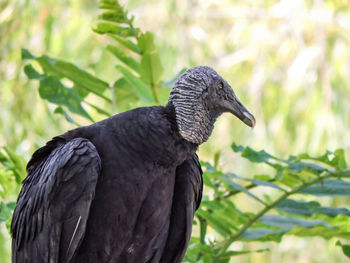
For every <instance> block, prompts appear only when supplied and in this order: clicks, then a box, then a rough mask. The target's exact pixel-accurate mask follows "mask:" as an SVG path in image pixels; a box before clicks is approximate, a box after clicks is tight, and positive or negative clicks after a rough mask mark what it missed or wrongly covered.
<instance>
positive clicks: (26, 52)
mask: <svg viewBox="0 0 350 263" xmlns="http://www.w3.org/2000/svg"><path fill="white" fill-rule="evenodd" d="M21 57H22V59H23V60H25V59H35V58H36V57H35V56H34V55H32V53H30V52H29V50H28V49H25V48H22V49H21Z"/></svg>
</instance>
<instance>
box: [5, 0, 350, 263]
mask: <svg viewBox="0 0 350 263" xmlns="http://www.w3.org/2000/svg"><path fill="white" fill-rule="evenodd" d="M121 3H122V4H123V5H124V6H126V8H127V9H128V10H129V12H130V14H132V15H134V16H135V25H136V26H138V27H140V28H141V29H142V30H143V31H147V30H149V31H152V32H153V33H154V34H155V36H156V40H155V42H156V45H157V47H158V50H159V52H160V55H161V60H162V64H163V67H164V75H165V79H169V80H170V79H172V78H173V77H174V75H175V74H176V73H178V72H179V71H180V70H181V69H182V68H183V67H191V66H196V65H209V66H211V67H213V68H214V69H216V71H217V72H218V73H219V74H221V75H222V76H223V77H224V78H225V79H226V80H227V81H228V82H229V83H230V84H231V86H232V87H233V89H234V90H235V92H236V94H237V95H238V97H239V98H240V100H241V101H242V102H243V103H244V104H245V106H246V107H247V108H248V109H249V110H250V112H252V113H253V114H254V115H255V118H256V120H257V125H256V128H255V129H254V130H250V129H248V128H247V127H246V126H245V125H242V124H241V123H240V121H239V120H237V119H234V118H232V117H231V116H229V115H227V116H226V115H224V116H222V117H221V118H220V119H219V120H218V122H217V123H216V128H215V130H214V132H213V135H212V137H211V138H210V140H209V141H208V142H207V143H206V144H204V145H203V146H201V147H200V149H199V155H200V158H201V159H202V160H205V161H212V159H213V155H214V154H215V153H217V152H220V153H221V158H220V160H219V165H220V166H221V167H222V169H223V170H224V171H234V172H237V173H239V174H244V175H249V173H253V172H255V170H254V169H256V167H251V166H249V163H247V162H244V161H243V160H242V159H241V158H240V157H239V156H238V155H237V154H234V153H233V152H232V151H231V149H230V145H231V142H233V141H234V142H236V143H238V144H242V145H250V146H251V147H253V148H255V149H265V150H266V151H268V152H271V153H274V154H276V155H278V156H281V157H287V156H288V155H289V154H297V153H299V152H308V153H310V154H312V155H315V154H316V155H317V154H322V153H323V152H325V151H326V150H327V149H329V150H334V149H336V148H344V149H345V151H346V156H347V159H348V160H349V157H350V151H349V147H350V132H349V130H350V129H349V128H350V87H349V84H350V48H349V44H350V3H349V1H345V0H343V1H341V0H339V1H324V0H315V1H301V0H294V1H292V0H290V1H287V0H284V1H283V0H282V1H268V0H258V1H242V0H238V1H224V0H222V1H220V0H210V1H199V0H198V1H189V0H188V1H185V0H179V1H156V0H148V1H136V0H134V1H121ZM99 13H100V11H99V10H98V2H97V1H90V0H89V1H87V0H85V1H82V0H76V1H66V0H60V1H52V0H49V1H47V0H46V1H43V0H37V1H24V0H12V1H6V0H5V1H1V2H0V47H1V48H0V79H1V80H2V81H1V87H0V146H4V145H6V146H7V147H9V148H10V149H12V150H14V151H15V152H16V153H17V154H20V155H23V156H25V158H26V160H28V159H29V158H30V156H31V154H32V153H33V151H34V150H35V149H37V148H38V147H40V146H42V145H43V144H44V143H45V142H46V141H47V140H49V139H50V138H51V137H53V136H55V135H57V134H60V133H63V132H64V131H66V130H67V129H71V128H74V127H75V126H74V125H73V124H69V123H67V122H66V121H65V120H64V119H63V118H62V116H60V115H55V114H53V109H54V107H52V105H49V104H48V103H47V102H46V101H43V100H42V99H40V98H39V95H38V92H37V88H38V83H37V82H35V81H28V79H27V78H26V76H25V74H24V73H23V66H24V63H23V62H22V61H21V48H22V47H23V48H27V49H29V50H30V51H31V52H32V53H33V54H35V55H41V54H47V55H49V56H51V57H55V58H60V59H62V60H66V61H70V62H73V63H74V64H76V65H78V66H80V67H82V68H84V69H87V70H88V71H89V72H90V73H92V74H93V75H97V76H99V77H100V78H102V79H103V80H106V81H107V82H112V81H114V80H116V79H117V77H116V75H115V74H116V70H115V68H114V65H115V64H116V61H117V60H116V58H115V57H113V56H112V55H111V54H110V53H109V52H108V51H106V50H105V49H103V48H101V47H103V46H105V45H106V43H107V38H106V37H105V36H101V35H98V34H95V33H93V32H92V30H91V29H92V27H93V26H94V25H95V24H96V20H97V19H96V18H97V15H98V14H99ZM94 117H96V118H99V117H100V116H94ZM79 123H80V124H87V123H84V120H81V121H80V122H79ZM1 191H2V189H0V192H1ZM6 198H9V199H11V198H12V199H13V198H14V197H13V196H8V197H6ZM333 201H334V200H333ZM335 201H336V200H335ZM346 201H347V204H348V206H347V207H350V202H349V201H350V200H346ZM239 202H241V204H240V205H241V206H247V205H248V206H249V205H251V204H250V203H246V200H245V199H241V200H239ZM325 202H327V200H326V201H325ZM251 209H252V210H254V206H252V208H251ZM235 246H236V247H237V248H240V249H241V248H242V246H243V244H241V243H240V242H237V243H236V244H235ZM249 246H250V249H260V248H266V247H269V248H270V249H271V251H269V252H265V253H259V254H249V255H242V256H238V257H233V258H232V262H253V263H255V262H259V263H265V262H266V263H267V262H268V263H277V262H285V263H292V262H293V263H306V262H308V263H309V262H310V263H314V262H346V259H345V257H344V255H342V253H341V251H340V249H339V248H338V247H335V240H330V241H325V240H323V239H321V238H297V237H284V238H283V241H282V242H281V243H279V244H277V243H273V242H268V243H264V244H261V243H254V242H252V243H250V244H249ZM9 254H10V237H9V235H8V233H7V230H6V228H5V226H3V225H2V226H1V234H0V262H8V260H9Z"/></svg>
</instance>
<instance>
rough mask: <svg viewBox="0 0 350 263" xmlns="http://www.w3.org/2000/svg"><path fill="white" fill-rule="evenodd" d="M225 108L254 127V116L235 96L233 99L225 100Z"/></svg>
mask: <svg viewBox="0 0 350 263" xmlns="http://www.w3.org/2000/svg"><path fill="white" fill-rule="evenodd" d="M225 108H226V110H227V111H228V112H231V113H232V114H233V115H235V116H236V117H237V118H238V119H240V120H241V121H243V122H244V123H245V124H247V125H248V126H249V127H252V128H254V126H255V118H254V116H253V114H251V113H250V112H249V111H248V110H247V109H246V108H245V107H244V106H243V104H242V103H241V102H240V101H239V100H238V99H237V98H236V97H234V99H233V100H230V101H225Z"/></svg>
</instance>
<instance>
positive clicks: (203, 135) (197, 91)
mask: <svg viewBox="0 0 350 263" xmlns="http://www.w3.org/2000/svg"><path fill="white" fill-rule="evenodd" d="M169 103H171V104H173V106H174V108H175V114H176V122H177V126H178V128H179V132H180V135H181V136H182V137H183V138H184V139H185V140H187V141H189V142H192V143H195V144H201V143H203V142H205V141H207V140H208V138H209V136H210V134H211V132H212V130H213V128H214V123H215V120H216V119H217V118H218V117H219V116H220V115H221V114H222V113H224V112H231V113H232V114H234V115H235V116H236V117H238V118H239V119H240V120H242V121H243V122H244V123H245V124H247V125H248V126H250V127H254V125H255V119H254V116H253V115H252V114H250V113H249V112H248V111H247V110H246V108H245V107H244V106H243V105H242V104H241V103H240V102H239V100H238V99H237V97H236V95H235V94H234V92H233V90H232V88H231V86H230V85H229V84H228V83H227V82H226V81H225V80H224V79H223V78H222V77H220V76H219V75H218V74H217V73H216V71H215V70H213V69H212V68H210V67H206V66H199V67H195V68H191V69H189V70H188V71H186V72H185V73H183V74H182V75H181V76H180V77H179V78H178V79H177V81H176V82H175V84H174V86H173V88H172V90H171V92H170V97H169Z"/></svg>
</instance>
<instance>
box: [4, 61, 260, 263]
mask: <svg viewBox="0 0 350 263" xmlns="http://www.w3.org/2000/svg"><path fill="white" fill-rule="evenodd" d="M224 112H231V113H232V114H234V115H235V116H237V117H238V118H239V119H241V120H242V121H243V122H244V123H245V124H247V125H248V126H251V127H253V126H254V125H255V119H254V117H253V115H252V114H250V113H249V112H248V111H247V110H246V109H245V107H244V106H243V105H242V104H241V103H240V101H239V100H238V99H237V97H236V96H235V94H234V92H233V90H232V88H231V87H230V85H229V84H228V83H227V82H226V81H225V80H224V79H223V78H222V77H220V76H219V75H218V74H217V73H216V72H215V71H214V70H213V69H211V68H210V67H206V66H199V67H195V68H191V69H189V70H188V71H186V72H185V73H183V74H182V75H181V76H180V77H179V78H178V79H177V81H176V82H175V84H174V86H173V88H172V90H171V92H170V98H169V102H168V104H167V105H166V106H153V107H142V108H137V109H133V110H130V111H127V112H124V113H120V114H117V115H115V116H112V117H110V118H108V119H105V120H103V121H100V122H98V123H95V124H92V125H90V126H85V127H79V128H77V129H74V130H70V131H68V132H66V133H64V134H62V135H59V136H57V137H54V138H53V139H52V140H51V141H49V142H48V143H47V144H46V145H45V146H43V147H42V148H40V149H38V150H37V151H36V152H35V153H34V154H33V156H32V158H31V160H30V161H29V163H28V165H27V173H28V175H27V177H26V178H25V180H24V181H23V186H22V189H21V192H20V195H19V197H18V200H17V206H16V208H15V211H14V214H13V220H12V225H11V233H12V237H13V241H12V261H13V262H18V263H23V262H28V263H32V262H33V263H34V262H35V263H48V262H50V263H57V262H81V263H89V262H93V263H97V262H122V263H123V262H126V263H127V262H137V263H139V262H140V263H146V262H152V263H153V262H164V263H165V262H169V263H170V262H171V263H173V262H181V260H182V259H183V257H184V255H185V252H186V249H187V247H188V244H189V240H190V236H191V230H192V221H193V217H194V213H195V211H196V209H197V208H198V206H199V204H200V202H201V197H202V188H203V183H202V170H201V166H200V164H199V161H198V157H197V155H196V153H195V152H196V150H197V148H198V146H199V145H200V144H201V143H203V142H205V141H206V140H208V138H209V136H210V134H211V132H212V130H213V128H214V122H215V120H216V119H217V118H218V117H219V116H220V115H221V114H222V113H224Z"/></svg>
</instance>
